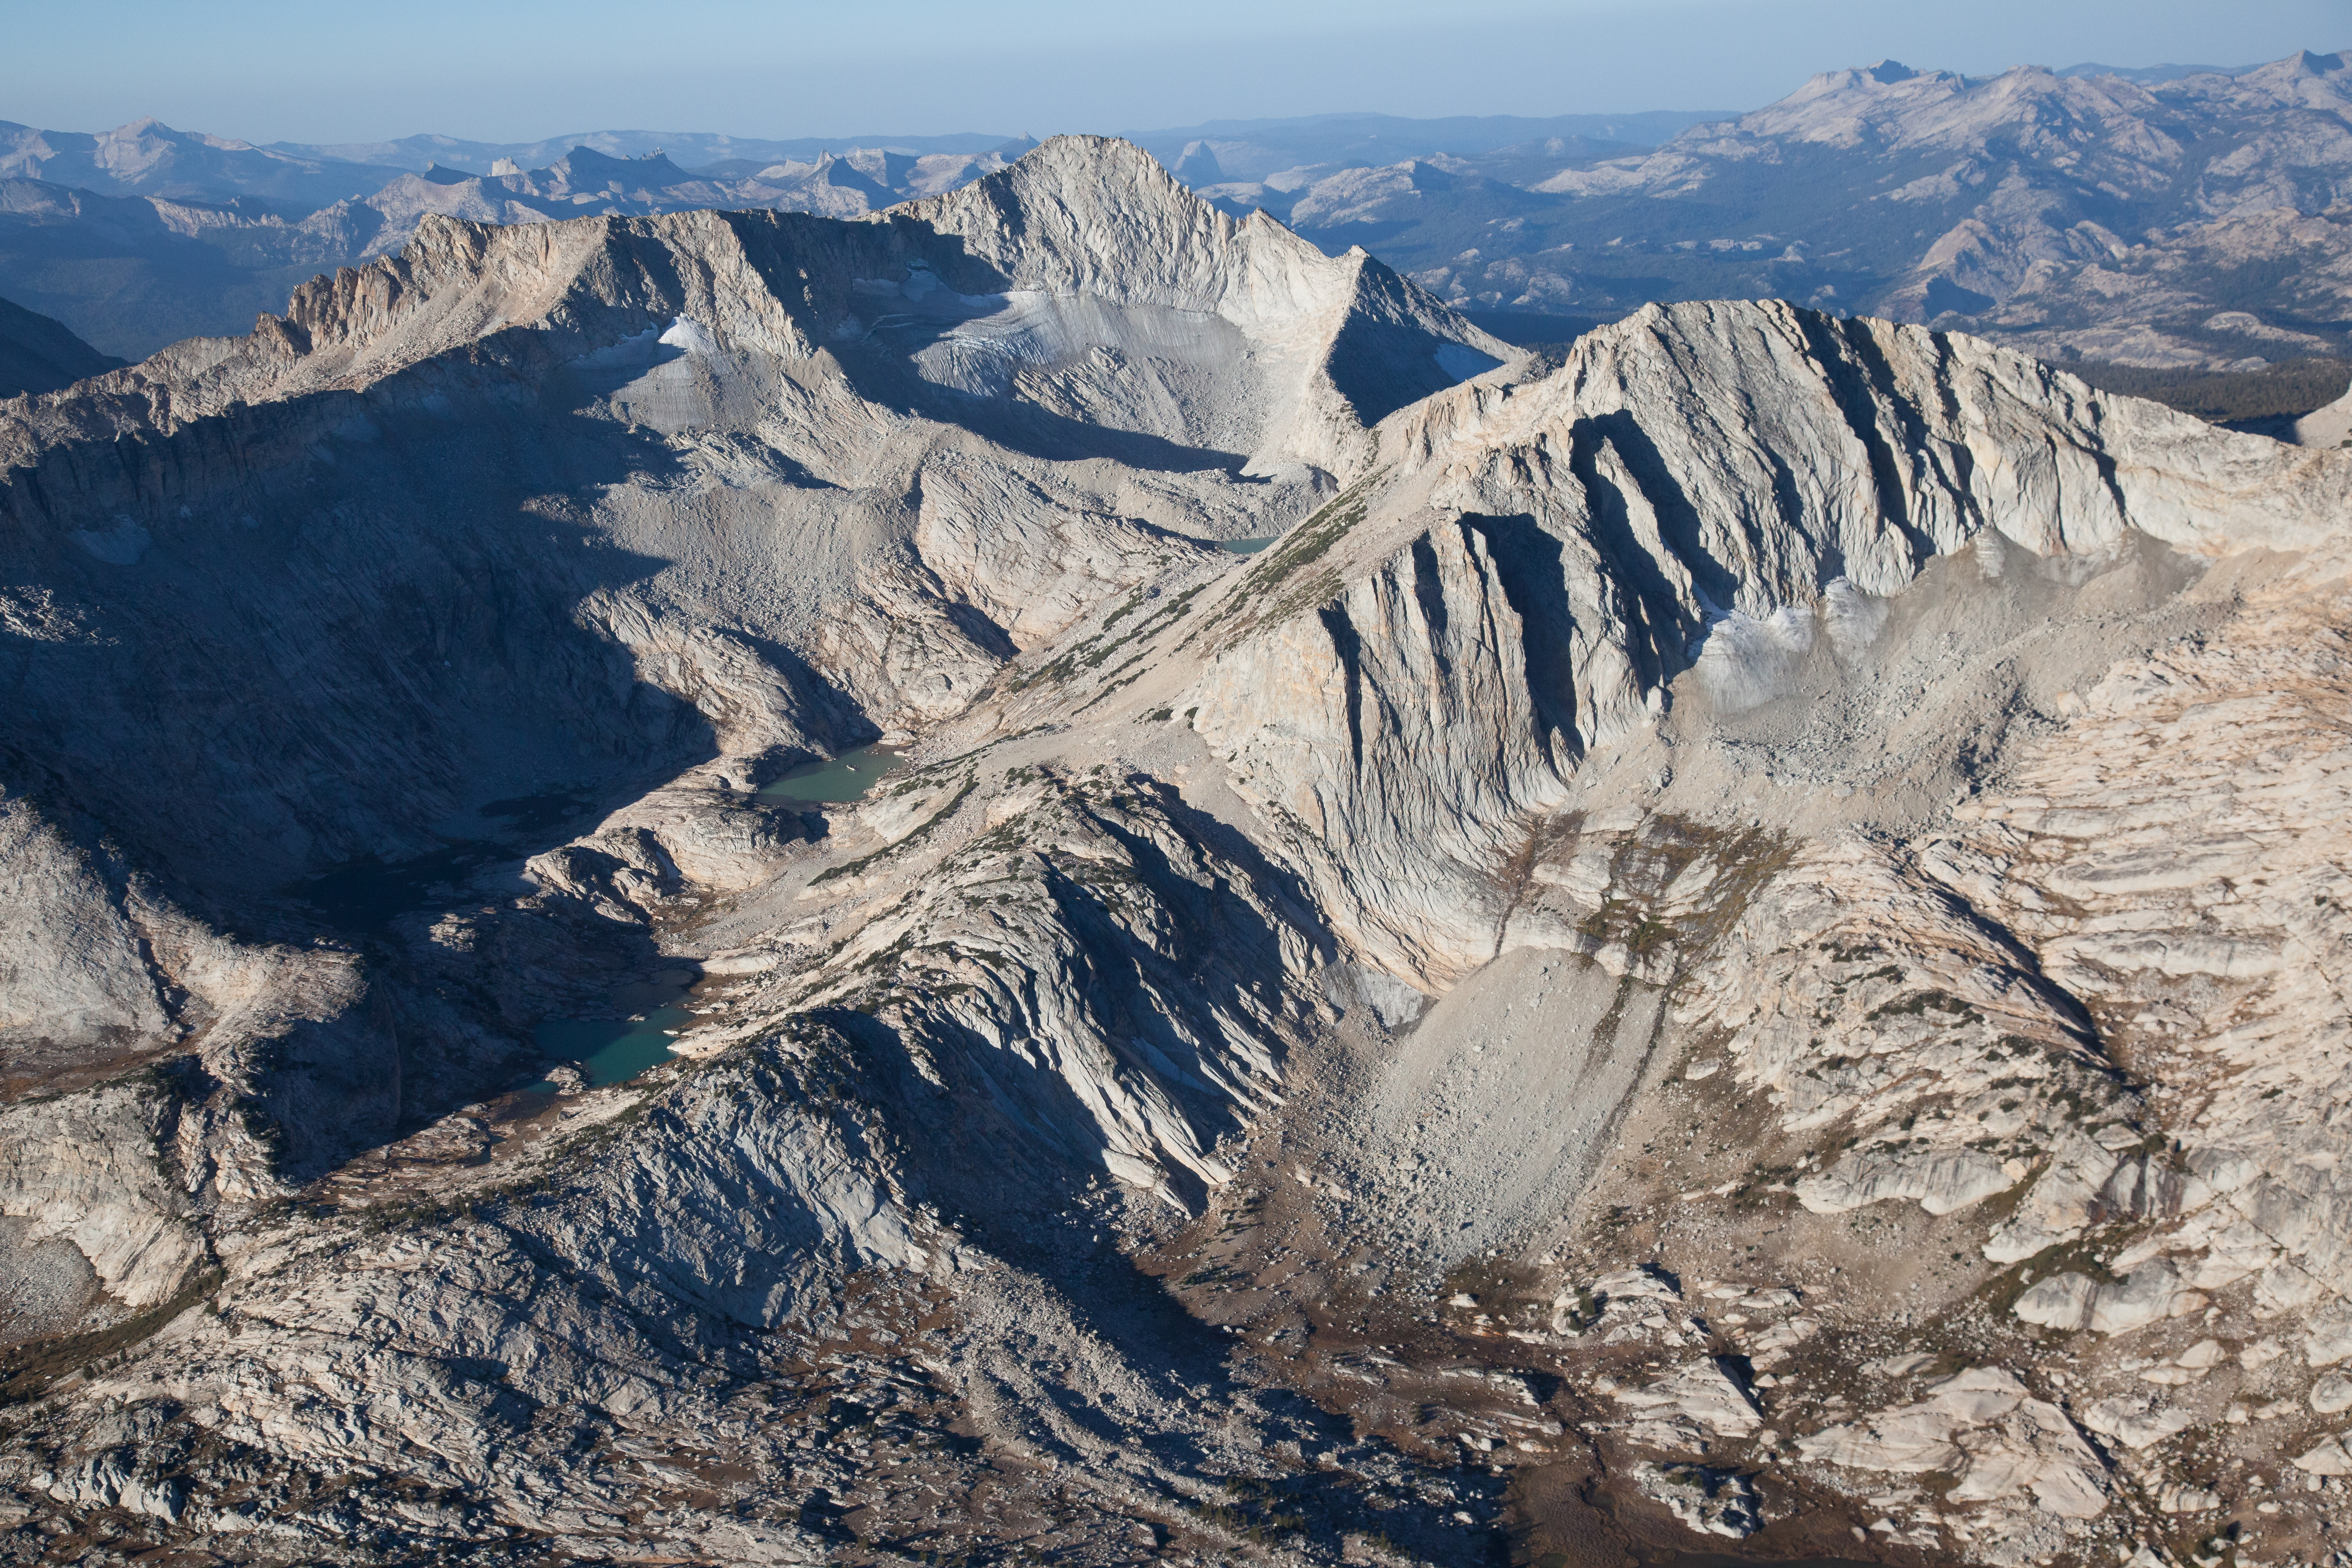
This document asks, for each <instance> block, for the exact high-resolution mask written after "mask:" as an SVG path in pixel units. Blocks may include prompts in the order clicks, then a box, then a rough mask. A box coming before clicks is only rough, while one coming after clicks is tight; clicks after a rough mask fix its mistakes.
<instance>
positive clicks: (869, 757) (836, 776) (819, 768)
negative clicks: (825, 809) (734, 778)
mask: <svg viewBox="0 0 2352 1568" xmlns="http://www.w3.org/2000/svg"><path fill="white" fill-rule="evenodd" d="M898 759H899V752H898V750H896V749H895V748H892V747H889V746H884V745H881V744H878V743H877V744H875V745H871V746H860V747H858V748H857V749H856V751H851V752H842V753H841V755H839V756H837V757H835V758H834V759H833V760H832V761H831V762H818V763H802V764H801V765H800V766H799V767H796V768H794V769H793V770H792V771H791V772H790V773H786V774H784V776H783V777H782V778H780V779H778V780H776V781H775V782H774V783H773V784H768V785H766V786H765V787H763V788H762V789H761V791H760V798H761V800H777V801H788V802H792V803H794V804H797V805H847V804H848V803H849V802H851V801H854V800H863V799H865V798H866V791H868V790H870V789H872V788H873V787H874V786H875V785H876V784H880V783H881V782H882V779H883V775H885V774H886V773H889V772H890V770H891V769H893V768H895V767H897V766H898Z"/></svg>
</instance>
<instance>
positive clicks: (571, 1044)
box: [526, 969, 694, 1094]
mask: <svg viewBox="0 0 2352 1568" xmlns="http://www.w3.org/2000/svg"><path fill="white" fill-rule="evenodd" d="M693 983H694V975H693V973H691V972H690V971H688V970H683V969H673V970H668V971H666V972H664V973H661V974H658V975H656V976H655V977H654V978H653V979H652V980H651V981H648V982H646V983H645V984H639V985H623V986H619V987H617V988H615V989H614V992H613V996H612V1007H613V1011H614V1013H617V1014H620V1015H622V1016H619V1017H609V1018H550V1019H548V1020H547V1021H546V1022H544V1023H542V1024H541V1025H540V1026H539V1027H538V1028H537V1029H536V1030H534V1031H533V1032H532V1034H533V1037H534V1038H535V1039H536V1040H537V1041H538V1042H539V1048H540V1051H541V1054H542V1055H544V1056H547V1057H550V1058H553V1059H555V1060H557V1061H568V1062H576V1063H578V1064H579V1067H580V1070H581V1071H583V1072H584V1073H586V1074H587V1075H588V1081H589V1082H590V1083H591V1084H593V1085H594V1086H596V1087H597V1088H600V1089H601V1088H603V1087H604V1085H606V1084H608V1083H626V1082H628V1081H629V1079H633V1078H635V1077H636V1076H637V1075H638V1074H639V1073H641V1072H643V1071H645V1070H646V1068H650V1067H655V1066H658V1065H659V1064H660V1063H663V1062H666V1061H668V1060H669V1059H670V1058H672V1057H673V1056H675V1055H676V1054H677V1053H676V1052H674V1051H672V1050H671V1049H670V1048H669V1043H670V1040H671V1037H674V1036H676V1035H677V1034H678V1033H680V1032H681V1031H683V1030H684V1029H685V1028H686V1026H688V1025H689V1024H691V1023H692V1022H694V1015H693V1014H692V1013H691V1012H689V1011H688V1010H687V1009H686V1008H684V1007H681V1006H679V1005H677V1004H679V1003H680V1002H683V1001H685V1000H686V993H687V988H688V986H689V985H691V984H693ZM554 1088H555V1086H554V1085H553V1084H552V1083H550V1082H549V1081H547V1080H546V1079H541V1080H540V1081H539V1082H537V1083H535V1084H532V1085H530V1089H528V1090H526V1092H536V1093H540V1094H546V1093H551V1092H552V1091H553V1089H554Z"/></svg>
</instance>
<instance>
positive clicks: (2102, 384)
mask: <svg viewBox="0 0 2352 1568" xmlns="http://www.w3.org/2000/svg"><path fill="white" fill-rule="evenodd" d="M2062 368H2063V369H2064V370H2066V371H2067V372H2069V373H2070V374H2074V375H2078V376H2080V377H2082V378H2083V379H2084V381H2087V382H2089V383H2090V384H2092V385H2093V386H2095V387H2097V388H2098V389H2099V390H2100V391H2102V392H2113V393H2118V394H2121V395H2123V396H2126V397H2145V398H2147V399H2148V400H2149V401H2150V402H2152V403H2161V404H2163V405H2165V406H2166V407H2167V408H2175V409H2179V411H2180V412H2181V413H2183V414H2193V415H2195V416H2197V417H2198V418H2200V419H2203V420H2206V421H2209V422H2210V423H2212V424H2216V425H2221V424H2236V423H2242V422H2245V421H2251V420H2257V419H2300V418H2302V417H2303V416H2305V415H2306V414H2308V413H2310V412H2311V411H2312V410H2314V409H2315V408H2324V407H2326V405H2328V404H2331V403H2333V402H2335V401H2336V399H2337V398H2339V397H2341V396H2343V395H2344V393H2345V390H2346V388H2347V387H2352V360H2340V359H2291V360H2282V361H2281V362H2279V363H2277V364H2273V365H2265V366H2264V367H2263V368H2262V369H2261V370H2228V371H2208V370H2152V369H2149V368H2148V367H2147V366H2145V365H2136V364H2109V363H2105V362H2102V361H2097V360H2083V361H2079V362H2076V363H2069V364H2066V365H2064V366H2063V367H2062Z"/></svg>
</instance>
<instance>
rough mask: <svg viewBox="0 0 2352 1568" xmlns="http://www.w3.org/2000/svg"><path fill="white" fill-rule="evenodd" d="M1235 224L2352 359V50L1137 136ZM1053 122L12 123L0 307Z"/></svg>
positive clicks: (1008, 147)
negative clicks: (1673, 108) (494, 139)
mask: <svg viewBox="0 0 2352 1568" xmlns="http://www.w3.org/2000/svg"><path fill="white" fill-rule="evenodd" d="M1131 140H1134V141H1136V142H1139V144H1140V145H1142V146H1143V147H1144V148H1145V149H1146V150H1147V151H1149V152H1150V153H1153V154H1154V155H1155V156H1156V157H1158V158H1159V159H1160V162H1161V163H1164V164H1166V165H1167V166H1168V167H1169V168H1170V169H1171V170H1172V171H1173V172H1174V173H1175V174H1177V176H1178V178H1179V179H1180V180H1181V181H1182V182H1183V183H1184V184H1187V185H1190V186H1192V188H1193V189H1195V190H1197V191H1199V192H1201V193H1202V195H1206V196H1207V197H1209V198H1210V199H1211V200H1212V201H1213V202H1214V203H1215V204H1216V205H1219V206H1220V207H1222V208H1223V209H1224V210H1226V211H1229V212H1233V213H1234V214H1236V215H1240V214H1244V213H1246V212H1249V211H1251V210H1255V209H1264V210H1265V211H1267V212H1269V213H1271V214H1273V215H1274V216H1277V217H1280V218H1281V219H1283V221H1284V222H1286V223H1287V224H1288V225H1290V226H1292V227H1294V228H1296V229H1297V230H1298V231H1299V232H1300V233H1301V234H1303V235H1305V236H1306V237H1308V238H1310V239H1312V240H1313V241H1315V243H1316V244H1317V245H1318V246H1319V247H1322V248H1323V249H1324V250H1326V251H1327V252H1329V253H1332V254H1338V253H1339V252H1342V251H1345V250H1346V249H1347V248H1349V247H1350V246H1356V245H1360V246H1362V247H1364V248H1366V249H1367V250H1370V252H1372V253H1373V254H1375V255H1377V256H1379V257H1381V258H1382V259H1383V260H1386V261H1388V262H1390V263H1391V265H1394V266H1396V267H1397V268H1400V269H1401V270H1403V271H1406V272H1408V273H1409V274H1410V275H1411V276H1412V278H1413V279H1415V280H1416V281H1418V282H1419V283H1421V284H1422V285H1423V287H1425V288H1427V289H1430V290H1432V291H1433V293H1435V294H1437V295H1438V296H1439V297H1440V298H1441V299H1444V300H1446V301H1447V302H1449V303H1451V304H1453V305H1454V306H1455V307H1456V308H1457V309H1460V310H1465V311H1467V312H1469V313H1471V314H1472V315H1473V316H1474V317H1475V319H1477V320H1479V321H1481V322H1482V324H1485V325H1486V326H1487V327H1488V328H1489V330H1493V331H1498V332H1502V333H1505V334H1507V335H1509V336H1511V337H1514V338H1516V339H1518V340H1521V341H1541V340H1545V339H1556V338H1559V337H1564V336H1568V335H1572V334H1573V333H1574V332H1575V331H1579V330H1580V328H1581V327H1583V326H1584V325H1587V324H1590V323H1591V321H1601V320H1611V319H1614V318H1616V317H1618V316H1622V315H1623V314H1625V313H1627V312H1628V311H1630V310H1634V309H1637V308H1638V307H1640V306H1641V305H1643V304H1644V303H1647V302H1649V301H1652V300H1689V299H1702V298H1755V297H1771V298H1787V299H1792V300H1800V301H1802V302H1805V303H1809V304H1811V305H1815V306H1817V307H1821V308H1824V309H1832V310H1848V311H1866V312H1870V313H1874V314H1880V315H1887V316H1893V317H1895V318H1897V319H1900V320H1906V321H1923V322H1933V323H1936V324H1939V325H1945V326H1951V327H1957V328H1965V329H1968V330H1969V331H1976V332H1979V333H1981V334H1983V335H1986V336H1990V337H1993V338H1996V339H2000V340H2003V341H2006V342H2010V343H2011V344H2013V345H2015V346H2018V347H2021V348H2025V349H2028V350H2030V351H2031V352H2033V353H2039V354H2042V355H2044V356H2046V357H2053V358H2058V359H2069V358H2072V359H2080V360H2091V361H2103V362H2113V363H2126V364H2135V365H2141V366H2147V367H2151V368H2162V369H2168V370H2181V369H2203V370H2210V371H2215V372H2220V371H2226V370H2238V371H2244V370H2249V369H2254V368H2259V367H2260V366H2263V365H2265V364H2268V363H2274V362H2277V361H2280V360H2283V359H2294V358H2298V357H2305V356H2312V355H2342V354H2345V353H2347V352H2352V205H2347V204H2352V67H2347V61H2346V57H2344V56H2342V55H2317V54H2308V53H2306V54H2301V55H2296V56H2293V57H2290V58H2287V59H2284V60H2278V61H2273V62H2271V63H2269V64H2267V65H2262V66H2250V67H2232V68H2209V67H2204V66H2179V67H2147V68H2122V69H2118V68H2107V67H2104V66H2095V65H2079V66H2072V67H2068V68H2065V69H2063V70H2057V71H2053V70H2049V69H2045V68H2039V67H2021V68H2017V69H2014V70H2011V71H2008V72H2005V73H2003V74H2001V75H2000V76H1997V77H1990V78H1969V77H1963V76H1959V75H1957V74H1955V73H1952V72H1948V71H1936V70H1914V69H1912V68H1908V67H1906V66H1903V65H1900V64H1897V63H1895V62H1893V61H1881V62H1879V63H1878V64H1876V65H1874V66H1870V67H1865V68H1859V69H1848V70H1838V71H1830V72H1825V73H1823V74H1822V75H1820V76H1817V77H1815V78H1813V79H1811V81H1809V82H1807V83H1806V84H1805V85H1804V86H1803V87H1801V88H1800V89H1798V90H1797V91H1796V92H1794V93H1792V94H1790V96H1789V97H1788V98H1786V99H1783V100H1780V102H1778V103H1775V104H1772V105H1769V106H1768V107H1767V108H1764V109H1761V110H1756V111H1755V112H1753V113H1749V114H1745V115H1730V114H1716V113H1709V112H1705V111H1680V112H1660V113H1653V114H1642V115H1630V116H1600V115H1568V116H1559V117H1554V118H1550V119H1523V118H1513V117H1508V116H1495V117H1486V118H1457V119H1450V120H1408V119H1401V118H1397V117H1393V116H1385V115H1371V114H1342V115H1324V116H1316V117H1309V118H1304V119H1292V120H1264V121H1213V122H1209V123H1206V124H1202V125H1196V126H1191V127H1184V128H1179V129H1174V130H1168V131H1159V132H1139V133H1137V134H1135V135H1134V136H1133V137H1132V138H1131ZM1032 145H1034V143H1033V142H1030V141H1029V140H1028V139H1027V138H1026V137H1020V138H1013V139H1011V140H1008V139H1006V138H1004V137H1002V136H997V135H993V134H981V133H972V134H967V135H961V136H946V137H929V138H926V137H894V136H876V137H868V138H856V139H844V141H842V142H824V141H822V140H818V139H807V138H803V139H800V140H796V141H759V140H753V139H747V138H732V137H727V136H719V135H712V134H706V133H699V132H646V131H603V132H586V133H583V134H581V135H578V136H572V137H558V138H552V139H549V140H546V141H542V142H528V143H521V142H518V143H491V142H462V141H457V140H455V139H452V138H446V137H438V136H415V137H409V138H405V139H404V140H401V141H398V142H377V143H354V144H339V145H308V144H296V143H278V144H275V145H272V146H267V147H261V146H255V145H252V144H250V143H247V142H232V141H226V140H224V139H221V138H217V137H211V136H205V135H201V134H196V133H191V132H178V131H173V130H172V129H170V128H168V127H165V126H163V125H161V124H159V123H158V122H156V121H139V122H137V123H134V124H131V125H127V126H124V127H122V128H121V129H119V130H116V131H112V132H105V133H102V134H99V135H80V134H68V133H63V132H47V131H37V130H33V129H30V128H27V127H23V126H15V125H7V124H5V123H0V295H5V296H6V297H8V298H11V299H14V300H18V301H20V302H21V303H23V304H25V305H26V306H27V307H29V308H30V309H33V310H37V311H41V312H44V313H46V314H48V315H51V316H54V317H56V318H57V319H58V320H59V321H63V322H65V323H66V324H67V325H68V326H69V327H71V328H72V329H73V330H74V331H77V332H79V333H80V335H81V336H82V337H84V338H86V339H88V340H89V342H91V343H93V344H95V345H96V346H97V347H98V349H100V350H101V351H103V352H105V353H114V354H121V355H124V356H128V357H138V356H142V355H144V354H146V353H152V351H153V350H154V349H156V348H158V347H161V346H162V345H163V344H164V343H166V342H172V341H173V340H175V339H177V338H181V337H184V336H188V335H192V334H198V333H204V334H219V333H226V332H232V331H242V330H244V329H245V328H246V327H247V325H248V324H249V323H250V321H252V319H253V317H254V315H255V314H256V313H257V312H258V311H261V310H275V309H277V308H278V307H279V306H280V305H282V303H283V301H284V300H285V298H286V295H287V293H288V292H289V290H290V289H291V288H292V287H293V285H294V284H296V283H297V282H299V281H300V280H301V279H303V278H306V277H308V276H310V274H312V273H314V272H316V271H319V270H321V269H324V268H331V267H334V266H338V265H343V264H347V263H350V262H353V261H358V260H363V259H366V258H370V257H373V256H377V255H382V254H384V253H386V252H388V251H390V250H393V249H395V248H397V247H399V246H400V245H402V244H403V243H404V242H405V240H406V238H407V237H408V236H409V235H410V234H411V233H412V232H413V231H414V229H415V225H416V222H417V221H418V219H419V218H421V217H422V216H425V214H427V213H443V214H447V215H450V216H458V217H464V218H468V219H473V220H477V221H483V222H496V223H523V222H533V221H539V220H542V219H548V218H554V217H559V216H577V215H582V214H589V213H615V214H623V215H632V216H637V215H650V214H654V213H659V212H667V211H675V210H680V209H685V208H694V207H712V206H716V207H770V208H781V209H790V210H803V211H809V212H815V213H821V214H825V215H828V216H859V215H861V214H865V213H869V212H874V211H878V210H880V209H881V208H884V207H887V206H889V205H894V204H895V203H897V202H899V201H903V200H907V199H908V198H911V197H915V196H920V195H936V194H939V193H940V192H943V191H946V190H950V189H953V188H956V187H957V186H959V185H961V184H964V183H967V182H969V181H970V180H972V179H974V178H977V177H979V176H980V175H982V174H986V173H988V172H989V171H991V170H992V169H995V168H999V167H1002V166H1003V164H1004V163H1006V162H1007V161H1009V160H1011V159H1013V158H1017V157H1018V156H1019V155H1020V154H1021V153H1023V152H1024V151H1025V150H1026V149H1027V148H1028V147H1030V146H1032Z"/></svg>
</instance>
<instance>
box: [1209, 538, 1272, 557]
mask: <svg viewBox="0 0 2352 1568" xmlns="http://www.w3.org/2000/svg"><path fill="white" fill-rule="evenodd" d="M1281 537H1282V535H1280V534H1278V533H1269V534H1267V535H1266V536H1265V538H1264V539H1221V540H1219V541H1217V548H1218V549H1220V550H1227V551H1231V552H1233V553H1234V554H1235V555H1255V554H1256V553H1257V552H1259V551H1261V550H1264V549H1265V547H1266V546H1267V545H1269V544H1272V543H1273V542H1275V541H1276V540H1277V539H1279V538H1281Z"/></svg>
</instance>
